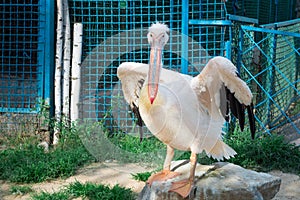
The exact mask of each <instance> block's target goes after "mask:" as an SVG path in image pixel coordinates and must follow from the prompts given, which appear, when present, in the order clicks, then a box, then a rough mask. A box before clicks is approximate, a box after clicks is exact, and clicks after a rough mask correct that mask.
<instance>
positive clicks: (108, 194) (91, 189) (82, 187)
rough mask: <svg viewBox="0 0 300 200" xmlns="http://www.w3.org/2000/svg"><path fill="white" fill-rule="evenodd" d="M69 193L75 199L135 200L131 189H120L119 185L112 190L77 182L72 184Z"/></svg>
mask: <svg viewBox="0 0 300 200" xmlns="http://www.w3.org/2000/svg"><path fill="white" fill-rule="evenodd" d="M67 191H68V193H70V194H72V196H74V197H80V196H81V197H87V198H88V199H90V200H93V199H95V200H96V199H103V200H106V199H107V200H109V199H128V200H130V199H134V193H133V192H132V191H131V190H130V189H126V188H123V187H120V186H119V185H115V186H114V187H112V188H110V187H108V186H106V185H101V184H100V185H96V184H92V183H85V184H82V183H80V182H78V181H77V182H75V183H72V184H70V185H69V187H68V188H67Z"/></svg>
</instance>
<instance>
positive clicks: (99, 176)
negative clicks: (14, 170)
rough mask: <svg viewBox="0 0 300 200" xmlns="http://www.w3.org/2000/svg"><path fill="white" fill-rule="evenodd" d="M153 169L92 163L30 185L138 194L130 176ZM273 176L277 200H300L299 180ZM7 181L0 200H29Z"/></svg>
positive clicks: (47, 189)
mask: <svg viewBox="0 0 300 200" xmlns="http://www.w3.org/2000/svg"><path fill="white" fill-rule="evenodd" d="M151 170H152V169H149V168H145V167H142V166H139V165H137V164H119V163H116V162H106V163H93V164H91V165H88V166H86V167H84V168H83V169H80V170H79V171H78V172H77V174H76V175H75V176H72V177H69V178H67V179H58V180H53V181H49V182H43V183H37V184H31V185H30V186H31V187H32V189H34V190H35V191H45V192H50V193H51V192H56V191H58V190H60V189H62V188H63V187H64V186H67V185H69V184H70V183H72V182H75V181H80V182H82V183H84V182H92V183H102V184H107V185H115V184H119V185H121V186H124V187H126V188H131V189H132V190H133V191H134V192H137V193H139V192H140V191H141V190H142V188H143V187H144V183H143V182H139V181H136V180H133V179H132V176H131V174H134V173H140V172H145V171H151ZM270 174H272V175H274V176H278V177H280V178H281V180H282V183H281V187H280V191H279V192H278V193H277V195H276V197H275V198H274V200H300V189H299V188H300V177H299V176H297V175H294V174H288V173H282V172H280V171H272V172H270ZM11 185H12V184H9V183H7V182H4V181H0V200H17V199H18V200H19V199H20V200H25V199H26V200H27V199H30V195H28V194H27V195H12V194H10V192H9V189H10V186H11Z"/></svg>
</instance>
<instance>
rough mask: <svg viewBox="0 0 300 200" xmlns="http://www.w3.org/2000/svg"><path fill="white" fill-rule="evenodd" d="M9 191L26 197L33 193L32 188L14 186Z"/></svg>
mask: <svg viewBox="0 0 300 200" xmlns="http://www.w3.org/2000/svg"><path fill="white" fill-rule="evenodd" d="M9 191H10V193H12V194H15V195H24V194H28V193H31V192H33V189H32V188H31V187H30V186H20V185H13V186H11V187H10V190H9Z"/></svg>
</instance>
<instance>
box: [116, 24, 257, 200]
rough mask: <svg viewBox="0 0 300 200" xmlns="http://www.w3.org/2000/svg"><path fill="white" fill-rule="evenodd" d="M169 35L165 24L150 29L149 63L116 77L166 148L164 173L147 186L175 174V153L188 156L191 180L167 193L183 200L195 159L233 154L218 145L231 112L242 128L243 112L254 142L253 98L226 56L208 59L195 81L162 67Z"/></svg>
mask: <svg viewBox="0 0 300 200" xmlns="http://www.w3.org/2000/svg"><path fill="white" fill-rule="evenodd" d="M168 32H169V29H168V27H167V26H166V25H164V24H161V23H156V24H152V26H151V27H150V28H149V31H148V35H147V37H148V42H149V43H150V46H151V51H150V61H149V64H143V63H134V62H125V63H122V64H121V65H120V66H119V67H118V71H117V74H118V77H119V79H120V80H121V83H122V90H123V94H124V97H125V99H126V101H127V102H128V103H129V104H130V106H131V107H132V108H133V109H134V110H136V111H137V115H138V116H140V117H141V119H142V120H143V121H144V123H145V125H146V126H147V128H148V129H149V130H150V131H151V133H152V134H153V135H154V136H155V137H157V138H158V139H159V140H160V141H162V142H163V143H165V144H166V145H167V155H166V159H165V162H164V167H163V170H162V171H161V172H159V173H156V174H154V175H152V176H151V177H150V178H149V179H148V184H149V185H150V186H151V184H152V182H153V181H164V180H167V179H170V178H173V177H175V176H177V175H178V173H176V172H172V171H171V170H170V165H171V161H172V159H173V156H174V149H178V150H183V151H191V157H190V162H191V172H190V177H189V179H187V180H181V181H177V182H174V183H173V184H172V187H171V189H170V191H174V192H177V193H179V194H180V195H181V196H183V197H187V196H188V195H189V193H190V191H191V187H192V185H193V181H194V173H195V167H196V160H197V156H196V155H197V154H199V153H201V152H203V151H204V152H205V153H206V154H207V155H208V156H211V157H213V158H215V159H217V160H222V159H223V158H226V159H229V158H230V157H233V156H234V155H235V154H236V152H235V151H234V150H233V149H232V148H231V147H229V146H228V145H227V144H225V143H224V142H223V141H222V127H223V124H224V122H225V120H229V111H230V110H231V111H232V113H233V115H235V116H236V117H237V118H238V119H239V121H240V126H241V129H243V128H244V119H245V109H247V111H248V116H249V122H250V129H251V133H252V137H254V133H255V123H254V115H253V105H252V103H251V101H252V94H251V91H250V89H249V87H248V86H247V85H246V83H245V82H244V81H242V80H241V79H240V78H239V77H238V74H237V69H236V67H235V66H234V65H233V63H232V62H231V61H230V60H228V59H227V58H224V57H220V56H217V57H214V58H212V59H211V60H209V62H208V63H207V65H206V66H205V68H204V69H203V70H202V72H201V73H200V74H199V75H198V76H196V77H191V76H188V75H185V74H181V73H178V72H174V71H171V70H167V69H164V68H162V65H163V64H162V51H163V47H164V45H165V44H166V43H167V41H168Z"/></svg>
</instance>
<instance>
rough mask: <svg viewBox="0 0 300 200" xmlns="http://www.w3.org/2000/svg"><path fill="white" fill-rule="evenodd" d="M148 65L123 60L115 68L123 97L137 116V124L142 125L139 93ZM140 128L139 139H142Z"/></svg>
mask: <svg viewBox="0 0 300 200" xmlns="http://www.w3.org/2000/svg"><path fill="white" fill-rule="evenodd" d="M148 69H149V66H148V65H147V64H143V63H135V62H124V63H122V64H121V65H120V66H119V67H118V70H117V75H118V77H119V79H120V81H121V83H122V90H123V94H124V98H125V100H126V101H127V103H128V104H129V105H130V108H131V110H132V112H133V113H134V115H135V117H136V118H137V125H139V126H140V127H142V126H143V120H142V117H141V115H140V112H139V95H140V91H141V89H142V87H143V84H144V82H145V79H146V77H147V73H148ZM142 134H143V132H142V129H140V140H142Z"/></svg>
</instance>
